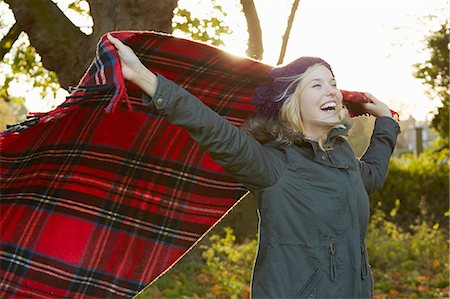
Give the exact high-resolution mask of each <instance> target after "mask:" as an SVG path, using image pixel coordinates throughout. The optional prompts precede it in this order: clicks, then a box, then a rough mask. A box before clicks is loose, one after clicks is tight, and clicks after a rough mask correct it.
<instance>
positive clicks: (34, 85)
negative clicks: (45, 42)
mask: <svg viewBox="0 0 450 299" xmlns="http://www.w3.org/2000/svg"><path fill="white" fill-rule="evenodd" d="M0 69H2V73H3V76H1V77H0V97H2V98H4V99H6V100H8V101H12V102H13V103H15V104H23V102H24V100H25V99H24V98H23V97H14V96H13V95H12V94H11V89H10V88H11V87H12V86H14V85H18V84H23V85H22V88H24V86H25V89H26V90H25V91H24V92H25V93H26V92H30V91H31V90H32V89H34V90H38V91H39V95H40V97H41V98H42V99H44V98H45V97H47V96H51V97H56V93H57V91H58V89H59V88H60V85H59V83H58V78H57V76H56V73H54V72H51V71H48V70H46V69H45V68H44V66H43V65H42V62H41V57H40V56H39V55H38V54H37V52H36V50H35V48H34V47H32V46H31V45H30V43H29V41H28V38H27V36H26V35H25V34H24V33H22V34H21V35H20V36H19V38H18V39H17V41H16V42H15V43H14V45H13V47H12V49H11V51H10V52H9V53H8V54H7V55H5V57H4V58H3V61H2V62H0Z"/></svg>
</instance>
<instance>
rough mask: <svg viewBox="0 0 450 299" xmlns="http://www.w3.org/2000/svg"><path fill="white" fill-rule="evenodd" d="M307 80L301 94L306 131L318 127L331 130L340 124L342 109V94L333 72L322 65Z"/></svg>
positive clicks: (301, 110) (301, 108) (301, 111)
mask: <svg viewBox="0 0 450 299" xmlns="http://www.w3.org/2000/svg"><path fill="white" fill-rule="evenodd" d="M305 80H307V81H306V84H305V87H304V89H303V91H302V93H301V94H300V113H301V116H302V121H303V126H304V128H305V131H308V130H311V129H315V128H318V127H321V128H322V127H328V129H329V128H330V126H333V125H335V124H336V123H337V122H339V114H340V111H341V109H342V93H341V91H340V90H339V89H337V88H336V80H335V79H334V77H333V75H332V73H331V71H330V70H329V69H328V68H327V67H325V66H322V65H321V66H319V67H317V68H315V69H314V70H313V71H312V72H311V74H310V76H308V78H305ZM328 125H329V126H328Z"/></svg>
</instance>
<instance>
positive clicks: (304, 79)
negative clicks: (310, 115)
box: [278, 63, 351, 150]
mask: <svg viewBox="0 0 450 299" xmlns="http://www.w3.org/2000/svg"><path fill="white" fill-rule="evenodd" d="M319 66H324V65H323V64H321V63H316V64H314V65H312V66H310V67H309V68H308V69H307V70H306V71H305V72H304V73H303V74H300V75H298V76H293V77H284V78H280V80H289V81H292V82H291V83H290V85H289V87H290V86H292V84H297V87H296V88H295V91H294V92H293V93H292V94H290V95H287V90H288V89H289V88H286V91H285V92H284V93H283V94H281V95H280V96H279V98H278V100H281V99H282V98H284V97H287V99H286V100H285V102H284V103H283V106H282V107H281V109H280V111H279V114H278V118H279V119H280V121H281V122H283V123H284V124H285V125H286V126H287V127H289V128H290V129H292V130H293V131H294V132H297V133H302V134H303V133H304V132H303V131H304V128H303V120H302V115H301V111H300V100H301V94H302V92H303V90H304V89H305V87H306V84H307V83H308V82H309V81H310V80H308V79H311V74H312V72H313V71H314V70H316V69H317V68H318V67H319ZM326 124H327V125H329V126H330V129H331V128H332V127H335V126H338V125H344V126H346V127H347V128H350V127H351V119H350V115H349V113H348V110H347V108H342V109H341V110H340V113H339V121H338V122H336V123H331V124H330V123H326ZM327 137H328V134H326V135H324V136H321V137H320V138H319V140H318V143H319V146H320V148H321V149H322V150H329V149H332V146H333V144H331V143H329V142H327Z"/></svg>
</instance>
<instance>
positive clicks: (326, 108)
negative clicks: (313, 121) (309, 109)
mask: <svg viewBox="0 0 450 299" xmlns="http://www.w3.org/2000/svg"><path fill="white" fill-rule="evenodd" d="M336 106H337V104H336V102H334V101H332V102H327V103H325V104H323V105H322V106H320V110H322V111H334V110H336Z"/></svg>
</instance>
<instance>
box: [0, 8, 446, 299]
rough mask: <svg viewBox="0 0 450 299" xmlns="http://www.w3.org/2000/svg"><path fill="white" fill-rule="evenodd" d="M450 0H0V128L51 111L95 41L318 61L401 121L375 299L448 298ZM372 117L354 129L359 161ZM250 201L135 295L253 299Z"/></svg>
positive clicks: (378, 215)
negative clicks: (123, 35)
mask: <svg viewBox="0 0 450 299" xmlns="http://www.w3.org/2000/svg"><path fill="white" fill-rule="evenodd" d="M449 4H450V3H449V2H448V1H444V0H429V1H406V0H390V1H387V0H386V1H383V0H378V1H376V0H359V1H356V0H354V1H351V0H347V1H344V0H335V1H332V0H328V1H325V0H314V1H313V0H300V1H298V0H209V1H207V0H178V1H177V0H164V1H146V0H121V1H117V0H114V1H100V0H96V1H86V0H20V1H17V0H0V55H1V56H0V58H1V62H0V130H4V129H5V128H6V125H7V124H14V123H18V122H21V121H24V120H25V117H26V114H27V113H28V112H43V111H49V110H52V109H54V108H55V107H56V106H57V105H59V104H60V103H62V102H63V101H64V100H65V97H66V96H67V95H68V92H67V90H68V88H69V86H76V85H77V83H78V80H79V79H80V78H81V76H82V75H83V73H84V71H85V70H86V69H87V68H88V66H89V64H90V63H91V61H92V59H93V57H94V56H95V49H96V45H97V42H98V40H99V38H100V36H101V35H102V34H104V33H106V32H108V31H113V30H154V31H162V32H167V33H173V34H174V35H175V36H179V37H185V38H190V39H194V40H198V41H202V42H206V43H209V44H211V45H214V46H217V47H219V48H221V49H223V50H225V51H227V52H229V53H230V54H231V55H237V56H244V57H251V58H253V59H256V60H260V61H262V62H263V63H266V64H270V65H279V64H285V63H289V62H290V61H292V60H294V59H296V58H298V57H299V56H319V57H322V58H323V59H325V60H326V61H328V62H329V63H330V65H331V66H332V67H333V71H334V74H335V76H336V78H337V82H338V87H340V88H342V89H347V90H357V91H369V92H371V93H372V94H374V95H375V96H376V97H378V98H379V99H381V100H382V101H385V102H386V103H387V104H388V105H389V106H390V107H391V108H392V109H393V110H396V111H398V112H399V113H400V120H401V122H400V125H401V128H402V133H401V134H400V136H399V138H398V144H397V147H396V149H395V154H394V157H393V158H392V161H391V164H390V169H389V177H388V180H387V182H386V183H385V185H384V187H383V189H381V190H380V191H378V192H377V193H375V194H372V195H371V208H372V219H371V224H370V228H369V235H368V240H367V242H368V250H369V254H370V258H371V264H372V266H373V273H374V280H375V298H448V295H449V277H448V273H449V259H448V242H449V238H448V228H449V226H448V219H449V171H448V166H449V161H448V147H449V33H450V28H449V23H448V16H449V7H450V5H449ZM372 128H373V119H372V118H368V117H358V118H356V119H355V125H354V128H353V129H352V131H351V133H350V142H351V144H352V146H353V148H354V150H355V153H356V154H357V156H361V155H362V154H363V153H364V150H365V149H366V147H367V144H368V141H369V138H370V134H371V131H372ZM256 232H257V215H256V209H255V205H254V202H253V199H252V198H251V197H250V196H247V197H245V198H244V199H242V202H241V204H240V205H239V206H238V207H237V208H235V209H234V210H233V211H232V212H231V213H230V215H228V216H227V217H225V218H224V219H223V220H222V221H221V222H220V223H219V224H218V225H217V226H216V227H215V228H214V229H213V231H211V232H210V233H209V234H207V235H206V236H205V238H204V239H203V240H202V242H201V243H200V244H198V245H197V246H196V247H195V248H194V249H193V250H192V251H191V252H190V253H189V254H188V255H186V256H185V257H184V258H183V259H182V261H181V262H179V263H178V264H177V265H176V266H174V267H173V268H172V269H171V270H170V271H169V272H168V273H167V274H166V275H164V276H163V277H162V278H161V279H159V280H158V281H157V282H155V283H154V284H152V285H150V286H149V287H147V288H146V289H145V290H143V292H142V293H141V294H140V295H138V297H139V298H230V297H231V298H247V297H248V295H249V288H248V286H249V281H250V276H251V269H252V265H253V259H254V256H255V252H256V244H257V235H256Z"/></svg>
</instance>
